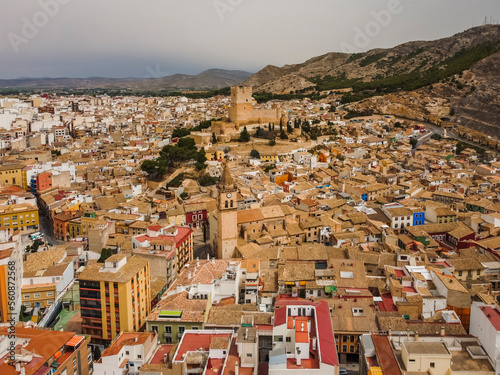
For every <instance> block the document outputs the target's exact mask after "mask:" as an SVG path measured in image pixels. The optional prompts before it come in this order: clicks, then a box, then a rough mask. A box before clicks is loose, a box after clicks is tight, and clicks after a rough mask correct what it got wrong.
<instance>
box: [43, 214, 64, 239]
mask: <svg viewBox="0 0 500 375" xmlns="http://www.w3.org/2000/svg"><path fill="white" fill-rule="evenodd" d="M40 232H41V233H42V234H43V239H44V241H45V242H47V243H50V244H52V245H62V244H64V243H65V242H64V241H61V240H58V239H57V238H55V237H54V235H53V232H52V229H51V228H50V223H49V220H48V219H47V218H46V217H45V216H40Z"/></svg>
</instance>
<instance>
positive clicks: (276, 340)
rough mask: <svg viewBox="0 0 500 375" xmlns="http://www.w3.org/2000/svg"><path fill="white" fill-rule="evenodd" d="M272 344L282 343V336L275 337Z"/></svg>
mask: <svg viewBox="0 0 500 375" xmlns="http://www.w3.org/2000/svg"><path fill="white" fill-rule="evenodd" d="M273 341H274V342H283V336H281V335H276V336H274V340H273Z"/></svg>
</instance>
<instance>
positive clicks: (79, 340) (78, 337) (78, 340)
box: [66, 335, 85, 347]
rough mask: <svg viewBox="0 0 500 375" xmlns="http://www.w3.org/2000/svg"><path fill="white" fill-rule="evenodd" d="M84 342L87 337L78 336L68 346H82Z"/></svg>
mask: <svg viewBox="0 0 500 375" xmlns="http://www.w3.org/2000/svg"><path fill="white" fill-rule="evenodd" d="M83 340H85V337H84V336H78V335H74V336H73V337H72V338H71V339H70V340H69V341H68V342H67V343H66V345H67V346H74V347H76V346H78V344H80V343H81V342H82V341H83Z"/></svg>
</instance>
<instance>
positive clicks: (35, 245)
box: [31, 240, 40, 253]
mask: <svg viewBox="0 0 500 375" xmlns="http://www.w3.org/2000/svg"><path fill="white" fill-rule="evenodd" d="M39 247H40V241H38V240H35V241H34V242H33V245H31V252H32V253H36V252H37V251H38V248H39Z"/></svg>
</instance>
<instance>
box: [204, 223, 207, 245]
mask: <svg viewBox="0 0 500 375" xmlns="http://www.w3.org/2000/svg"><path fill="white" fill-rule="evenodd" d="M207 240H208V231H207V225H206V224H203V242H207Z"/></svg>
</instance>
